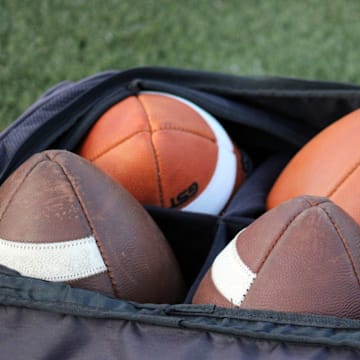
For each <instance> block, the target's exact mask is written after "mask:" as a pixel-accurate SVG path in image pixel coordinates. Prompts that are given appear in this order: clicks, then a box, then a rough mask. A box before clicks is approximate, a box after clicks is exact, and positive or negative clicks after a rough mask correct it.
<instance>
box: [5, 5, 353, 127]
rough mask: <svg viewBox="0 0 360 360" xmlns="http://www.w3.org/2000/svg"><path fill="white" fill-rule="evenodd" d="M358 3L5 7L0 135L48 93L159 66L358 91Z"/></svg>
mask: <svg viewBox="0 0 360 360" xmlns="http://www.w3.org/2000/svg"><path fill="white" fill-rule="evenodd" d="M359 13H360V1H358V0H328V1H326V0H302V1H295V0H261V1H260V0H243V1H240V0H238V1H236V0H223V1H221V0H198V1H195V0H183V1H171V0H131V1H129V0H102V1H97V0H88V1H86V0H72V1H70V0H43V1H40V0H0V129H1V128H3V127H5V126H6V125H8V124H9V123H10V122H12V121H13V120H14V119H15V118H16V117H17V116H18V115H20V114H21V113H22V112H23V111H24V110H25V109H26V108H27V107H28V106H29V105H30V104H31V103H32V102H33V101H35V100H36V98H37V97H38V96H39V95H40V94H41V93H42V92H43V91H45V90H46V89H47V88H49V87H50V86H52V85H54V84H56V83H57V82H59V81H62V80H65V79H66V80H78V79H81V78H82V77H85V76H88V75H91V74H95V73H97V72H99V71H103V70H108V69H127V68H130V67H136V66H145V65H161V66H171V67H181V68H187V69H199V70H210V71H216V72H224V73H231V74H237V75H266V76H289V77H300V78H307V79H321V80H336V81H341V82H356V83H360V63H359V61H358V44H359V42H358V39H359V34H360V21H359V20H358V19H359Z"/></svg>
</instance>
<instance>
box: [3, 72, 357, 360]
mask: <svg viewBox="0 0 360 360" xmlns="http://www.w3.org/2000/svg"><path fill="white" fill-rule="evenodd" d="M143 90H153V91H163V92H167V93H171V94H174V95H178V96H180V97H183V98H185V99H188V100H190V101H192V102H194V103H196V104H197V105H199V106H200V107H202V108H204V109H205V110H207V111H208V112H210V113H211V114H213V115H214V116H215V118H217V119H218V120H219V121H220V122H221V124H222V125H223V126H224V128H225V129H226V130H227V131H228V133H229V134H230V136H231V138H232V139H233V140H234V142H235V143H237V144H238V145H239V146H240V147H241V148H242V149H244V150H245V152H246V153H247V154H249V156H250V158H251V159H252V172H251V175H250V176H249V178H248V179H247V180H246V182H245V184H244V185H243V186H242V187H241V188H240V189H239V190H238V192H237V193H236V194H235V196H234V197H233V198H232V200H231V202H230V204H229V205H228V207H227V209H226V211H225V212H224V213H223V214H221V215H219V216H213V215H204V214H197V213H189V212H181V211H177V210H172V209H161V208H157V207H154V206H147V207H146V209H147V210H148V212H149V213H150V215H151V216H152V217H153V219H154V220H155V222H156V223H157V224H158V225H159V227H160V228H161V230H162V231H163V233H164V234H165V237H166V238H167V239H168V241H169V242H170V244H171V246H172V248H173V249H174V252H175V254H176V256H177V258H178V260H179V263H180V266H181V269H182V271H183V273H184V276H185V280H186V283H187V286H188V295H187V298H186V300H185V301H184V303H182V304H175V305H168V304H160V305H159V304H140V303H135V302H127V301H123V300H119V299H113V298H110V297H106V296H104V295H102V294H99V293H96V292H92V291H87V290H83V289H76V288H72V287H70V286H68V285H66V284H62V283H51V282H47V281H42V280H38V279H32V278H27V277H24V276H21V275H20V274H19V273H17V272H16V271H14V270H12V269H8V268H5V267H3V266H0V320H1V324H2V326H1V328H0V351H1V353H0V358H1V359H52V360H53V359H71V360H73V359H74V360H75V359H87V360H90V359H109V360H111V359H256V358H266V359H285V358H286V359H287V358H292V359H315V358H316V359H345V358H346V359H358V358H360V321H356V320H351V319H343V318H336V317H326V316H315V315H308V314H295V313H280V312H271V311H251V310H240V309H224V308H221V307H216V306H213V305H192V304H191V303H190V302H191V298H192V295H193V293H194V290H195V289H196V287H197V285H198V284H199V281H200V279H201V278H202V276H203V275H204V273H205V272H206V270H207V269H208V268H209V266H210V265H211V263H212V261H213V260H214V258H215V257H216V255H217V254H218V253H219V251H221V249H223V248H224V246H225V245H226V244H227V243H228V242H229V241H230V240H231V239H232V238H233V237H234V235H235V234H236V233H237V232H238V231H239V230H241V229H242V228H244V227H245V226H247V225H249V224H250V223H251V222H252V221H254V220H255V219H256V218H258V217H259V216H260V215H261V214H263V213H264V211H265V198H266V195H267V193H268V191H269V189H270V187H271V185H272V184H273V182H274V180H275V179H276V177H277V176H278V174H279V172H280V171H281V169H282V168H283V167H284V165H285V164H286V163H287V162H288V161H289V159H290V158H291V156H292V155H293V154H294V153H295V152H296V151H298V150H299V149H300V148H301V147H302V146H303V145H304V144H305V143H306V142H307V141H308V140H309V139H310V138H311V137H312V136H314V135H315V134H316V133H318V132H319V131H320V130H321V129H323V128H324V127H326V126H327V125H329V124H330V123H332V122H333V121H335V120H337V119H339V118H340V117H341V116H343V115H345V114H347V113H349V112H350V111H352V110H354V109H356V108H358V107H359V105H360V86H356V85H352V84H342V83H331V82H319V81H306V80H296V79H287V78H272V77H239V76H230V75H224V74H218V73H208V72H199V71H190V70H183V69H172V68H156V67H155V68H134V69H129V70H126V71H109V72H104V73H100V74H98V75H96V76H92V77H89V78H86V79H83V80H81V81H78V82H63V83H60V84H58V85H56V86H55V87H53V88H51V89H50V90H48V91H47V92H46V93H45V94H44V95H43V96H42V97H41V98H40V99H39V100H38V101H37V102H35V103H34V104H33V105H32V106H31V107H30V108H29V109H28V110H27V111H25V112H24V114H23V115H21V116H20V117H19V118H18V119H17V120H16V121H14V122H13V123H12V124H11V125H10V126H9V127H8V128H7V129H5V130H4V131H3V132H2V133H0V183H2V182H3V181H4V180H5V179H6V178H7V177H8V176H9V175H10V174H11V173H12V172H13V171H14V170H15V169H16V168H17V167H18V166H19V165H20V164H21V163H23V162H24V161H25V160H26V159H27V158H29V157H30V156H31V155H33V154H35V153H37V152H41V151H43V150H46V149H67V150H70V151H73V150H74V149H75V148H76V146H77V145H78V144H79V143H80V141H81V140H82V138H83V137H84V136H85V135H86V133H87V131H88V130H89V129H90V127H91V126H92V125H93V124H94V122H95V121H96V120H97V118H98V117H99V116H100V115H101V114H102V113H103V112H104V111H105V110H106V109H108V108H109V107H110V106H112V105H113V104H115V103H117V102H118V101H120V100H121V99H123V98H125V97H127V96H129V95H132V94H136V93H138V92H139V91H143ZM359 301H360V299H359Z"/></svg>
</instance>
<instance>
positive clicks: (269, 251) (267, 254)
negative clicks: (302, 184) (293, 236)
mask: <svg viewBox="0 0 360 360" xmlns="http://www.w3.org/2000/svg"><path fill="white" fill-rule="evenodd" d="M303 200H304V201H305V202H306V203H307V204H308V205H309V207H307V208H305V209H301V210H300V211H299V212H297V213H296V214H295V215H294V216H293V217H292V218H291V219H290V220H289V221H288V222H287V224H286V225H285V227H284V228H283V229H282V231H281V232H280V233H279V235H278V237H277V238H276V239H275V241H274V243H273V244H272V246H271V247H270V248H269V250H268V251H267V252H266V254H265V257H264V259H263V260H262V261H261V263H260V265H259V269H258V271H257V274H258V273H259V272H260V271H261V269H262V267H263V265H264V263H265V262H266V260H267V259H268V257H269V255H270V253H271V252H272V250H273V249H274V248H275V246H276V245H277V243H278V242H279V240H280V239H281V238H282V236H283V235H284V234H285V232H286V230H287V229H288V228H289V227H290V225H291V224H292V223H293V222H294V221H295V220H296V218H297V217H298V216H300V215H301V214H302V213H303V212H305V211H307V210H310V209H311V208H313V207H316V206H318V205H319V204H322V203H324V202H328V200H323V199H322V200H320V201H319V202H315V203H314V204H312V203H311V202H310V201H308V200H307V199H306V198H305V199H303Z"/></svg>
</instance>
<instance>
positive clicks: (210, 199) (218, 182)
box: [142, 91, 237, 215]
mask: <svg viewBox="0 0 360 360" xmlns="http://www.w3.org/2000/svg"><path fill="white" fill-rule="evenodd" d="M142 93H145V94H160V95H163V96H167V97H169V98H173V99H176V100H178V101H180V102H182V103H184V104H186V105H188V106H189V107H190V108H192V109H193V110H194V111H196V112H197V113H198V114H199V115H200V116H201V117H202V118H203V120H204V121H205V122H206V123H207V124H208V126H209V127H210V128H211V130H212V131H213V133H214V135H215V138H216V143H217V146H218V158H217V162H216V167H215V171H214V173H213V176H212V178H211V179H210V181H209V183H208V184H207V186H206V188H205V189H204V190H203V191H202V193H201V194H199V196H198V197H197V198H196V199H194V200H193V201H192V202H191V203H190V204H189V205H187V206H184V207H183V208H182V209H181V210H183V211H193V212H199V213H206V214H213V215H217V214H219V213H220V211H221V210H222V209H223V208H224V207H225V205H226V203H227V202H228V200H229V199H230V196H231V194H232V192H233V189H234V186H235V182H236V173H237V169H236V167H237V164H236V163H237V161H236V155H235V153H234V145H233V143H232V141H231V139H230V137H229V135H228V134H227V132H226V131H225V129H224V128H223V127H222V125H221V124H220V123H219V122H218V121H217V120H216V119H215V118H214V117H213V116H212V115H211V114H210V113H208V112H207V111H205V110H204V109H202V108H200V107H199V106H197V105H196V104H194V103H192V102H190V101H188V100H186V99H183V98H180V97H178V96H175V95H170V94H167V93H161V92H152V91H144V92H142Z"/></svg>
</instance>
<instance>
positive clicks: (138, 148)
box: [78, 92, 247, 214]
mask: <svg viewBox="0 0 360 360" xmlns="http://www.w3.org/2000/svg"><path fill="white" fill-rule="evenodd" d="M78 153H79V154H80V155H81V156H83V157H85V158H86V159H88V160H90V161H91V162H92V163H94V164H95V165H96V166H98V167H99V168H101V169H102V170H103V171H105V172H106V173H107V174H109V175H110V176H112V177H113V178H114V179H116V180H117V181H118V182H119V183H120V184H122V185H123V186H124V187H125V188H126V189H127V190H128V191H130V193H131V194H133V195H134V197H135V198H136V199H138V200H139V201H140V202H141V203H142V204H145V205H156V206H161V207H165V208H176V209H181V210H187V211H193V212H201V213H210V214H218V213H220V212H221V210H222V209H223V208H224V207H225V205H226V204H227V203H228V201H229V199H230V198H231V196H232V194H233V193H234V191H236V189H237V188H238V187H239V186H240V184H241V183H242V182H243V181H244V178H245V173H246V171H247V170H245V168H244V167H243V164H244V161H243V159H242V155H241V154H242V153H240V152H239V151H238V149H237V148H236V147H235V146H234V144H233V142H232V141H231V139H230V138H229V136H228V134H227V132H226V131H225V129H224V128H223V127H222V126H221V124H220V122H218V121H217V120H216V119H215V118H214V117H213V116H212V115H211V114H210V113H208V112H206V111H205V110H204V109H202V108H200V107H199V106H197V105H196V104H194V103H192V102H189V101H188V100H186V99H183V98H180V97H178V96H174V95H171V94H167V93H159V92H141V93H139V94H137V95H133V96H129V97H127V98H125V99H123V100H121V101H120V102H118V103H116V104H115V105H113V106H112V107H110V108H109V109H108V110H107V111H106V112H105V113H104V114H103V115H101V116H100V118H99V119H98V120H97V121H96V123H95V124H94V126H93V127H92V128H91V129H90V131H89V133H88V134H87V135H86V137H85V139H84V141H83V142H82V144H81V145H80V146H79V149H78Z"/></svg>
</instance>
